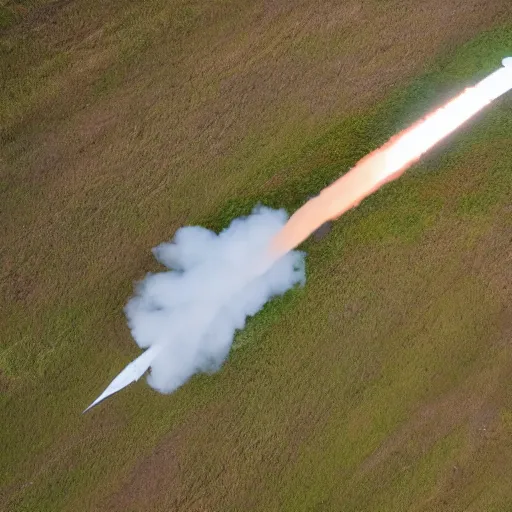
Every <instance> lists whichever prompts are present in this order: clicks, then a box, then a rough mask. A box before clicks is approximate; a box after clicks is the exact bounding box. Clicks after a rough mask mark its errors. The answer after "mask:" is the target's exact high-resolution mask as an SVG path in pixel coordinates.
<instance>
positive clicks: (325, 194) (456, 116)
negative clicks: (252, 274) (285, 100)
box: [270, 57, 512, 257]
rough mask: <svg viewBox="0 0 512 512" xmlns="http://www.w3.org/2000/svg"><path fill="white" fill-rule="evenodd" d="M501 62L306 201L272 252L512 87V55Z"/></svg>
mask: <svg viewBox="0 0 512 512" xmlns="http://www.w3.org/2000/svg"><path fill="white" fill-rule="evenodd" d="M502 64H503V67H502V68H500V69H499V70H497V71H495V72H494V73H491V74H490V75H489V76H487V77H486V78H484V79H483V80H482V81H480V82H478V83H477V84H476V85H475V86H473V87H469V88H467V89H466V90H465V91H463V92H462V93H461V94H459V96H457V97H456V98H454V99H453V100H451V101H449V102H448V103H447V104H446V105H444V106H443V107H441V108H439V109H438V110H436V111H434V112H433V113H431V114H429V115H428V116H427V117H426V118H425V119H423V120H421V121H419V122H417V123H416V124H414V125H413V126H411V127H410V128H407V129H406V130H404V131H403V132H401V133H399V134H398V135H395V136H394V137H392V138H391V139H390V140H389V141H388V142H387V143H386V144H384V146H382V147H380V148H379V149H377V150H375V151H373V152H372V153H370V154H369V155H367V156H365V157H364V158H363V159H362V160H360V161H359V162H358V163H357V164H356V165H355V167H353V168H352V169H351V170H350V171H349V172H347V173H346V174H345V175H343V176H342V177H341V178H339V179H338V180H336V181H335V182H334V183H332V184H331V185H329V186H328V187H326V188H324V189H323V190H322V191H321V192H320V195H318V196H317V197H315V198H314V199H311V200H310V201H308V202H307V203H305V204H304V205H303V206H302V207H301V208H299V209H298V210H297V211H296V212H295V213H294V214H293V215H292V216H291V218H290V220H289V221H288V222H287V224H286V226H285V227H284V228H283V229H282V230H281V231H280V232H279V233H278V235H277V236H276V237H275V238H274V239H273V240H272V243H271V248H270V252H271V253H272V254H274V255H275V256H276V257H278V256H279V255H281V254H286V253H287V252H288V251H290V250H292V249H293V248H295V247H297V246H298V245H299V244H300V243H301V242H303V241H304V240H306V238H308V236H309V235H310V234H311V233H313V232H314V231H315V230H316V229H318V228H319V227H320V226H321V225H322V224H324V223H325V222H327V221H330V220H332V219H336V218H338V217H339V216H340V215H342V214H343V213H345V212H346V211H347V210H350V209H351V208H354V207H356V206H357V205H358V204H359V203H360V202H361V201H362V200H363V199H364V198H365V197H367V196H369V195H370V194H373V192H375V191H376V190H378V189H379V188H380V187H382V186H383V185H384V184H386V183H388V182H389V181H392V180H395V179H397V178H398V177H400V176H401V175H402V174H403V173H404V172H405V171H406V170H407V169H408V168H409V167H410V166H411V165H412V164H413V163H415V162H416V161H417V160H418V159H419V158H420V157H421V156H422V155H423V154H424V153H426V152H427V151H428V150H429V149H431V148H432V147H433V146H435V145H436V144H437V143H438V142H439V141H441V140H442V139H444V138H445V137H447V136H448V135H449V134H450V133H452V132H454V131H455V130H456V129H457V128H459V127H460V126H461V125H462V124H464V123H465V122H466V121H467V120H468V119H470V118H471V117H473V116H474V115H475V114H477V113H478V112H479V111H480V110H482V109H483V108H484V107H486V106H487V105H489V104H490V103H491V102H492V101H493V100H495V99H496V98H498V97H499V96H501V95H502V94H505V93H506V92H508V91H509V90H510V89H512V58H511V57H507V58H505V59H503V62H502Z"/></svg>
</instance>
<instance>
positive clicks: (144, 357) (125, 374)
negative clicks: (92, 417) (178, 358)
mask: <svg viewBox="0 0 512 512" xmlns="http://www.w3.org/2000/svg"><path fill="white" fill-rule="evenodd" d="M160 351H161V347H160V346H159V345H153V346H152V347H150V348H148V349H147V350H146V351H145V352H143V353H142V354H141V355H140V356H139V357H137V359H135V360H134V361H132V362H131V363H130V364H129V365H128V366H127V367H126V368H125V369H124V370H123V371H122V372H121V373H120V374H119V375H118V376H117V377H116V378H115V379H114V380H113V381H112V382H111V383H110V385H109V386H108V387H107V389H105V391H103V393H102V394H101V395H100V396H99V397H98V398H97V399H96V400H94V402H93V403H92V404H91V405H89V407H87V409H85V410H84V413H85V412H87V411H88V410H89V409H90V408H91V407H94V406H95V405H96V404H98V403H99V402H101V401H102V400H104V399H105V398H107V397H108V396H110V395H113V394H114V393H117V392H118V391H120V390H121V389H123V388H124V387H126V386H128V385H129V384H131V383H132V382H135V381H137V380H139V379H140V378H141V377H142V375H144V373H145V372H146V370H147V369H148V368H149V367H150V366H151V363H152V362H153V361H154V360H155V359H156V358H157V357H158V355H159V353H160ZM82 414H83V413H82Z"/></svg>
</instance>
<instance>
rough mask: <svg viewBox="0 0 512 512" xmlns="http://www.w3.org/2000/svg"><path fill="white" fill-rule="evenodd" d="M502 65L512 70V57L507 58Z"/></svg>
mask: <svg viewBox="0 0 512 512" xmlns="http://www.w3.org/2000/svg"><path fill="white" fill-rule="evenodd" d="M501 63H502V64H503V65H504V66H505V67H506V68H512V57H505V58H504V59H503V60H502V61H501Z"/></svg>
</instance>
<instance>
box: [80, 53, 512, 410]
mask: <svg viewBox="0 0 512 512" xmlns="http://www.w3.org/2000/svg"><path fill="white" fill-rule="evenodd" d="M502 64H503V67H502V68H500V69H499V70H497V71H495V72H494V73H492V74H490V75H488V76H487V77H486V78H484V79H483V80H482V81H481V82H479V83H478V84H477V85H476V86H475V87H472V88H469V89H468V90H467V91H466V93H463V94H461V95H460V96H459V97H458V98H456V99H455V100H454V101H452V102H451V103H449V104H448V105H447V106H446V107H444V108H442V109H439V110H438V111H437V112H436V113H435V115H434V116H431V117H430V118H428V119H427V120H425V121H424V122H423V123H421V124H420V125H418V127H417V128H415V129H414V130H411V131H409V132H407V133H406V134H405V135H404V136H403V137H401V139H400V140H398V141H397V143H396V144H394V145H392V146H390V148H389V150H388V151H387V154H386V155H385V156H386V157H387V159H388V160H389V161H390V162H391V163H392V165H391V169H387V168H386V166H382V168H378V169H377V172H378V173H383V172H384V173H388V174H392V173H393V172H395V171H397V170H399V169H400V168H402V167H404V165H405V164H406V163H407V162H408V161H412V160H414V158H413V157H415V155H417V156H418V157H419V156H420V155H421V154H423V153H424V152H425V151H427V150H428V149H429V148H431V147H432V146H433V145H434V144H435V143H436V142H438V141H439V140H440V139H442V138H443V137H444V136H446V135H447V134H448V133H450V132H451V131H453V130H455V129H456V128H458V127H459V126H460V125H461V124H462V122H464V121H466V120H467V119H469V118H470V117H471V116H472V115H473V114H475V113H476V112H478V111H479V110H480V109H482V108H483V107H484V106H485V105H486V104H488V103H490V102H491V101H493V100H494V99H496V98H498V97H499V96H501V95H502V94H505V93H506V92H507V91H509V90H510V89H512V57H507V58H505V59H503V61H502ZM461 106H463V107H464V108H463V109H462V110H461ZM461 112H462V114H463V116H462V117H461V115H460V113H461ZM455 114H457V115H455ZM440 120H441V121H442V123H441V122H440ZM432 126H434V127H435V128H436V129H432ZM441 128H442V129H441ZM419 132H421V134H422V137H418V133H419ZM414 138H416V139H417V140H420V141H421V142H422V148H420V150H418V148H416V147H415V146H414V144H413V142H414V140H413V139H414ZM425 141H427V143H425ZM354 170H356V168H355V169H354ZM349 175H350V173H347V175H345V176H344V177H342V178H341V179H340V180H338V182H340V183H341V182H342V180H344V179H346V177H347V176H349ZM378 178H379V179H377V182H380V181H382V180H381V178H382V176H378ZM368 182H370V183H371V180H366V181H365V182H364V183H363V184H364V185H365V186H366V185H367V183H368ZM335 184H336V183H335ZM335 184H334V185H335ZM331 187H332V185H331ZM370 192H371V191H370ZM370 192H369V191H366V190H363V192H361V193H359V192H358V193H359V195H357V194H356V197H355V199H357V201H355V203H357V202H358V201H360V200H361V198H362V197H365V196H366V195H368V193H370ZM341 196H342V197H341V199H342V201H345V202H347V197H346V196H347V191H346V189H343V193H342V194H341ZM335 199H336V201H338V202H339V198H336V197H335ZM348 199H350V200H349V201H348V203H349V204H352V203H354V201H353V200H352V199H354V198H352V199H351V198H348ZM313 201H317V198H314V199H312V200H310V202H309V203H311V204H312V203H313ZM336 201H333V202H336ZM309 203H306V205H304V206H303V207H302V208H300V209H299V210H298V211H297V212H296V213H295V215H294V216H292V217H291V218H290V220H289V221H288V224H287V225H286V226H285V228H284V229H283V230H282V231H281V233H282V232H284V231H285V230H286V229H287V227H288V229H292V231H293V230H294V229H296V228H295V227H294V224H293V223H294V222H295V224H297V225H298V226H300V229H297V232H298V234H299V236H298V238H297V236H295V238H293V236H292V237H291V238H292V240H293V243H292V244H291V245H290V246H286V247H285V249H284V251H283V252H284V253H286V252H288V251H289V250H291V249H292V248H294V247H296V246H297V245H298V243H300V241H301V240H303V239H305V238H306V237H307V236H308V235H309V234H310V233H311V232H312V231H314V230H315V229H316V228H318V226H320V225H321V224H323V223H324V222H325V221H328V220H330V219H331V218H333V216H332V215H327V216H326V218H325V219H323V218H321V219H320V221H319V223H318V222H317V224H318V225H314V226H313V228H312V229H309V228H308V226H306V225H307V224H308V220H309V219H310V217H314V216H312V215H310V214H309V212H308V211H306V209H307V208H308V204H309ZM345 210H346V208H345ZM302 211H303V213H302V217H301V216H298V215H297V213H300V212H302ZM343 211H344V210H343ZM341 213H342V210H341V209H340V208H339V207H338V208H337V210H336V214H337V215H339V214H341ZM314 220H315V219H314ZM309 223H311V222H309ZM313 224H314V222H313ZM290 226H291V228H290ZM292 234H293V233H292ZM288 241H289V240H287V242H288ZM273 262H274V259H273V258H270V259H269V260H268V262H267V261H265V262H263V263H262V269H261V272H263V271H264V270H266V267H267V266H268V265H270V264H272V263H273ZM162 348H163V347H162V345H153V346H151V347H150V348H149V349H147V350H146V351H145V352H144V353H142V354H141V355H140V356H139V357H138V358H137V359H135V360H134V361H132V362H131V363H130V364H129V365H128V366H127V367H126V368H125V369H124V370H123V371H122V372H121V373H120V374H119V375H118V376H117V377H116V378H115V379H114V380H113V381H112V383H111V384H110V386H108V387H107V389H105V391H104V392H103V393H102V394H101V395H100V396H99V397H98V398H97V399H96V400H95V401H94V402H93V403H92V404H91V405H90V406H89V407H87V409H85V410H84V411H83V412H84V413H85V412H86V411H88V410H89V409H90V408H91V407H94V406H95V405H96V404H97V403H99V402H101V401H102V400H104V399H105V398H107V397H108V396H110V395H113V394H114V393H117V391H120V390H121V389H123V388H124V387H126V386H128V385H129V384H131V383H132V382H135V381H137V380H139V379H140V377H142V375H144V373H145V372H146V371H147V370H148V368H149V367H150V366H151V364H152V363H153V361H155V359H156V358H157V357H158V355H159V354H160V352H161V350H162Z"/></svg>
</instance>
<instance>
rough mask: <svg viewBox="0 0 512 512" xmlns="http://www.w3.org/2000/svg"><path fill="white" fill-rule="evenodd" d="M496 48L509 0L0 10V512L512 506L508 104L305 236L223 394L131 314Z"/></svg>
mask: <svg viewBox="0 0 512 512" xmlns="http://www.w3.org/2000/svg"><path fill="white" fill-rule="evenodd" d="M507 55H512V4H511V3H510V0H442V1H441V0H431V1H430V2H422V1H420V0H386V1H378V0H368V1H361V0H345V1H343V2H341V1H339V2H336V1H326V0H322V1H316V2H312V1H310V2H306V1H294V2H292V1H290V0H282V1H280V2H275V1H269V0H266V1H263V0H256V1H251V2H250V1H248V0H211V1H209V2H200V1H198V0H166V1H164V0H146V1H144V2H132V1H128V0H117V1H113V0H102V1H100V0H76V1H70V0H56V1H53V2H50V1H46V0H33V1H23V2H22V1H18V2H11V1H3V2H0V78H1V83H2V87H1V88H0V235H1V243H0V257H1V258H0V261H1V264H0V301H1V302H0V332H1V333H2V334H1V336H0V410H1V420H0V450H1V451H0V454H1V455H0V510H5V511H9V512H21V511H27V512H28V511H30V512H50V511H51V512H56V511H73V512H77V511H80V512H82V511H83V512H89V511H113V512H116V511H119V512H121V511H123V512H128V511H171V510H172V511H198V512H199V511H226V512H227V511H274V510H276V511H277V510H279V511H290V512H292V511H293V512H298V511H343V512H345V511H346V512H351V511H354V512H355V511H358V512H366V511H368V512H370V511H375V512H385V511H390V512H398V511H415V512H420V511H421V512H427V511H429V512H430V511H431V512H434V511H441V510H443V511H450V512H452V511H462V510H464V511H472V512H498V511H503V512H506V511H510V510H512V489H511V487H510V481H511V480H512V387H511V384H510V383H511V378H512V345H511V343H512V306H511V304H512V270H511V269H512V266H511V264H512V252H511V242H512V204H511V197H512V173H511V170H512V96H511V95H510V94H509V95H508V96H506V97H503V98H502V99H500V100H499V101H497V102H496V103H495V104H493V105H492V106H491V107H489V108H488V109H487V110H486V111H485V112H483V113H482V114H480V115H478V116H477V117H476V118H475V119H473V120H472V121H471V122H469V123H468V124H467V125H466V126H465V127H464V128H463V129H462V130H460V131H458V132H457V133H456V134H454V135H453V136H451V137H450V138H449V140H447V141H445V142H443V143H442V144H441V145H439V146H438V147H437V148H436V149H435V150H434V151H432V152H431V153H430V154H429V155H428V156H427V157H426V158H425V159H423V161H422V162H421V163H420V164H419V165H416V166H415V167H414V168H413V169H411V170H410V171H409V172H408V173H406V174H405V175H404V176H403V177H402V178H401V179H400V180H398V181H396V182H393V183H392V184H390V185H388V186H386V187H385V188H384V189H382V190H381V191H379V192H377V193H376V194H375V195H373V196H372V197H371V198H369V199H367V200H366V201H365V202H364V203H363V204H362V205H361V206H360V207H359V208H358V209H356V210H353V211H351V212H349V213H348V214H346V215H345V216H343V217H342V218H341V219H339V220H338V221H337V222H336V223H335V224H334V227H333V230H332V231H331V232H330V234H329V235H328V237H326V238H325V239H324V240H322V241H321V242H313V241H308V242H306V243H305V244H304V246H303V248H304V250H306V251H307V253H308V256H307V272H308V282H307V285H306V287H305V288H304V289H300V290H293V291H291V292H289V293H288V294H287V295H286V296H285V297H283V298H282V299H279V300H276V301H274V302H272V303H271V304H269V305H267V306H266V307H265V308H264V310H263V311H262V312H261V313H260V314H259V315H258V316H256V317H255V318H252V319H250V321H249V322H248V326H247V328H246V329H245V330H244V331H243V332H241V333H240V334H239V335H238V336H237V338H236V340H235V344H234V348H235V349H234V350H233V351H232V352H231V355H230V357H229V360H228V361H227V362H226V364H225V365H224V367H223V368H222V370H221V371H220V372H219V373H217V374H215V375H213V376H197V377H195V378H194V379H192V381H190V382H189V383H188V384H187V385H185V386H184V387H183V388H181V389H180V390H178V391H177V392H176V393H174V394H172V395H167V396H165V395H160V394H157V393H156V392H154V391H153V390H151V389H150V388H149V387H148V385H147V384H146V383H145V382H144V380H141V381H140V382H138V383H137V384H134V385H132V386H131V387H130V388H128V389H126V390H124V391H123V392H121V393H119V395H116V396H115V397H114V398H113V399H111V400H109V401H108V402H105V403H103V404H101V405H100V406H98V407H97V408H96V409H93V410H92V411H91V412H90V413H88V414H87V415H85V416H82V415H81V411H82V410H83V409H84V408H85V407H86V406H87V405H89V404H90V403H91V401H92V400H93V399H95V398H96V397H97V396H98V395H99V393H100V392H101V391H103V389H104V388H105V387H106V385H107V384H108V383H109V382H110V380H111V379H112V378H113V377H114V376H115V375H116V374H117V373H118V372H119V371H120V370H121V369H122V368H123V367H124V366H125V365H126V364H127V363H128V362H129V361H130V360H132V359H134V358H135V357H136V355H137V354H138V353H139V350H138V349H137V347H136V345H135V343H134V342H133V340H132V339H131V337H130V333H129V331H128V328H127V326H126V323H125V317H124V315H123V307H124V305H125V303H126V301H127V300H128V298H129V297H130V295H131V294H132V292H133V283H134V281H136V280H139V279H141V278H142V277H143V276H144V275H145V273H146V272H148V271H152V270H156V269H158V268H159V267H158V266H157V264H156V263H155V262H154V261H153V258H152V254H151V251H150V249H151V248H152V247H154V246H155V245H157V244H159V243H160V242H162V241H164V240H167V239H169V238H171V237H172V235H173V234H174V232H175V230H176V228H177V227H179V226H181V225H185V224H186V225H190V224H196V223H198V224H201V225H204V226H206V227H209V228H213V229H216V230H218V229H221V228H222V227H225V226H226V225H227V224H228V223H229V221H230V220H231V219H233V218H235V217H237V216H239V215H241V214H245V213H247V212H248V211H250V210H251V209H252V207H253V206H254V205H255V204H256V203H257V202H260V201H261V202H263V203H264V204H268V205H270V206H274V207H285V208H286V209H287V210H288V211H289V212H291V211H293V209H295V208H297V207H298V206H299V205H301V204H302V203H303V202H304V201H305V200H306V198H307V197H308V195H311V194H315V193H317V192H318V191H319V190H320V189H321V188H322V187H323V186H325V185H326V184H328V183H329V182H331V181H332V180H333V179H335V178H336V177H338V176H339V175H340V174H342V173H343V172H345V171H346V170H347V169H348V168H350V166H351V165H353V164H354V163H355V162H356V161H357V160H358V159H359V158H360V157H362V156H363V155H364V154H366V153H367V152H368V151H370V150H372V149H374V148H376V147H377V146H378V145H379V144H381V143H383V142H385V141H386V140H387V138H388V137H390V136H391V135H392V134H393V133H395V132H396V131H398V130H399V129H402V128H404V127H405V126H407V125H408V124H409V123H410V122H412V121H414V120H416V119H417V118H418V117H420V116H421V115H423V114H425V113H426V112H427V111H428V110H430V109H432V108H434V107H435V106H438V105H439V104H440V103H442V102H443V101H444V100H446V99H447V98H450V97H451V96H452V95H453V94H454V93H456V92H458V91H460V90H461V89H462V88H463V87H465V86H466V85H469V84H471V83H474V82H475V81H476V80H478V79H479V78H482V77H483V76H485V75H486V74H487V73H488V72H490V71H492V70H494V69H496V68H497V67H498V66H499V65H500V62H501V59H502V58H503V57H505V56H507Z"/></svg>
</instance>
